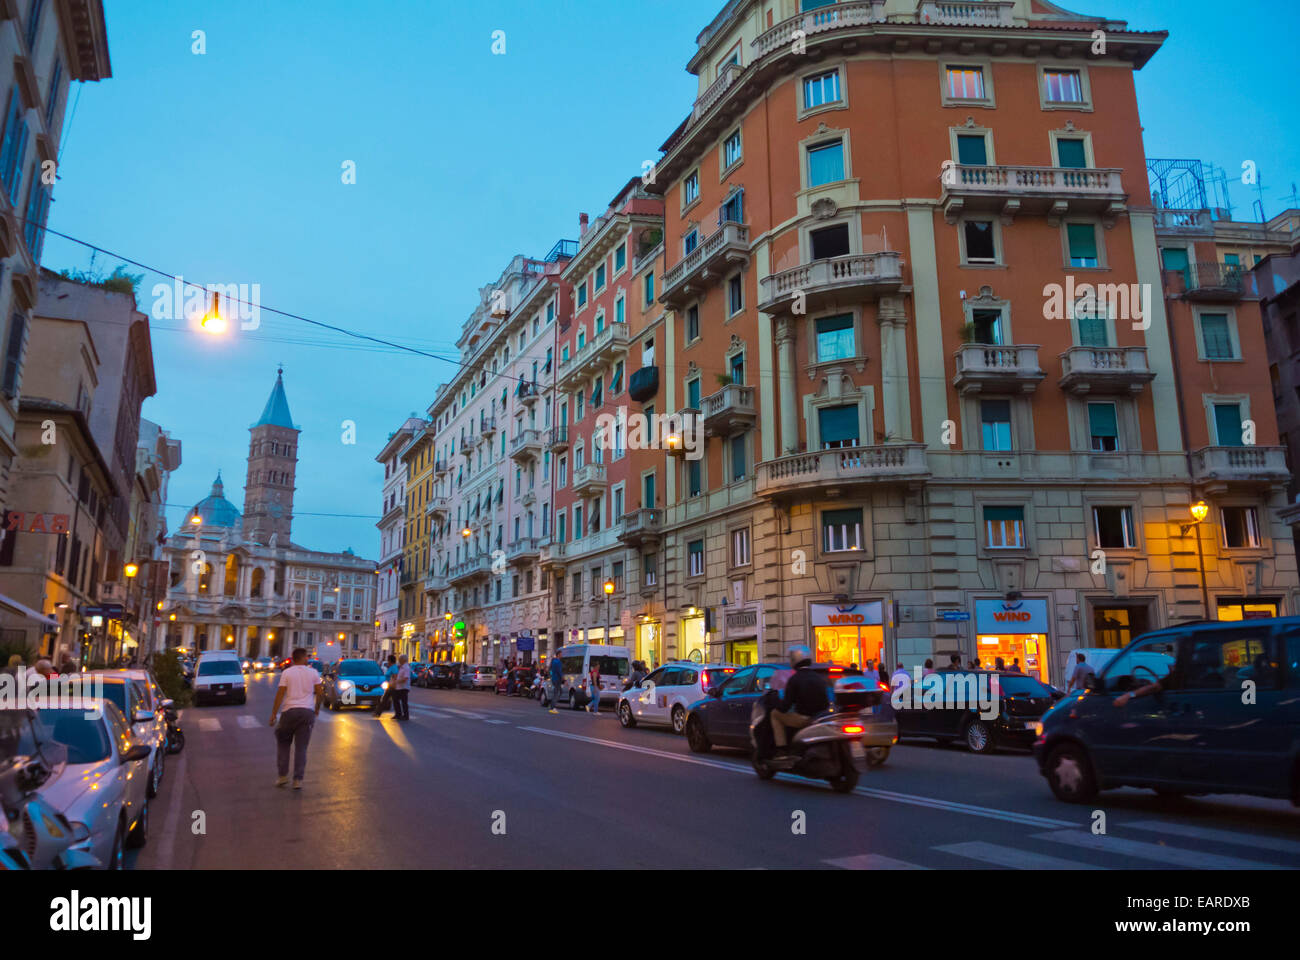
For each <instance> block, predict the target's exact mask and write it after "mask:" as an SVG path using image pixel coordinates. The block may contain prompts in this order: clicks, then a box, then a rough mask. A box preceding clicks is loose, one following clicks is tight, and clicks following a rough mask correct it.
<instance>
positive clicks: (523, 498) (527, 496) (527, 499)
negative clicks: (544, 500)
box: [519, 487, 537, 507]
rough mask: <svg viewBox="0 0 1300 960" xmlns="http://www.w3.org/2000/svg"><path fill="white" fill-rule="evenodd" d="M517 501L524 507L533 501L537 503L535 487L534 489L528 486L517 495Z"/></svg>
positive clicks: (530, 504)
mask: <svg viewBox="0 0 1300 960" xmlns="http://www.w3.org/2000/svg"><path fill="white" fill-rule="evenodd" d="M519 502H520V504H522V505H523V506H525V507H531V506H533V505H534V504H535V503H537V491H536V489H534V488H533V487H529V488H528V489H527V490H525V491H524V492H523V493H521V494H520V495H519Z"/></svg>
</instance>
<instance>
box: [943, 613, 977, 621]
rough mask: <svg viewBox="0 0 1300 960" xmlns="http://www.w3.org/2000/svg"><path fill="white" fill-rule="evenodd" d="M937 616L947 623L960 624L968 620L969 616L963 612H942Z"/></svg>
mask: <svg viewBox="0 0 1300 960" xmlns="http://www.w3.org/2000/svg"><path fill="white" fill-rule="evenodd" d="M939 616H941V617H942V618H943V619H944V620H947V621H949V622H951V621H954V620H955V621H958V622H962V621H966V620H969V619H970V614H969V613H967V612H966V611H965V610H944V611H943V612H942V613H940V614H939Z"/></svg>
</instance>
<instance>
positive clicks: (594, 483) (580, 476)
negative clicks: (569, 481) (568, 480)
mask: <svg viewBox="0 0 1300 960" xmlns="http://www.w3.org/2000/svg"><path fill="white" fill-rule="evenodd" d="M606 485H607V483H606V480H605V465H604V464H603V463H588V464H586V465H584V466H581V467H579V468H578V469H577V470H574V471H573V492H574V494H575V495H576V496H579V497H593V496H595V495H596V494H599V493H604V492H605V487H606Z"/></svg>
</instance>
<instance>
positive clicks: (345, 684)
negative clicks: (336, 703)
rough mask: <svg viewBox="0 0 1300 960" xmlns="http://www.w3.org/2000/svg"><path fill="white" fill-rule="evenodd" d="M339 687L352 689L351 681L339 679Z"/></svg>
mask: <svg viewBox="0 0 1300 960" xmlns="http://www.w3.org/2000/svg"><path fill="white" fill-rule="evenodd" d="M339 689H340V690H351V689H352V681H351V680H340V681H339Z"/></svg>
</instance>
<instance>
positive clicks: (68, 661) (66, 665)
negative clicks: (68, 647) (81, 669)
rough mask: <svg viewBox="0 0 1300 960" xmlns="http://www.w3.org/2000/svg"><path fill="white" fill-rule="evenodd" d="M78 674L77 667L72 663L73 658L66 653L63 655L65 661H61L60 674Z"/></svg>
mask: <svg viewBox="0 0 1300 960" xmlns="http://www.w3.org/2000/svg"><path fill="white" fill-rule="evenodd" d="M76 672H77V665H76V664H75V663H73V662H72V657H70V656H68V655H67V654H66V653H65V654H64V655H63V659H62V660H60V661H59V673H76Z"/></svg>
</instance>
